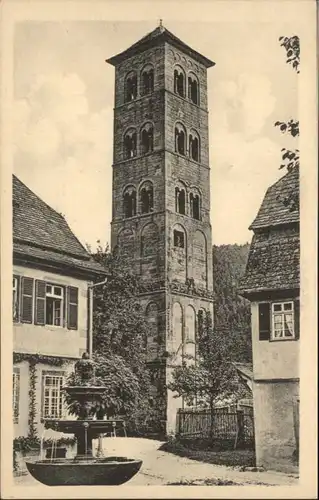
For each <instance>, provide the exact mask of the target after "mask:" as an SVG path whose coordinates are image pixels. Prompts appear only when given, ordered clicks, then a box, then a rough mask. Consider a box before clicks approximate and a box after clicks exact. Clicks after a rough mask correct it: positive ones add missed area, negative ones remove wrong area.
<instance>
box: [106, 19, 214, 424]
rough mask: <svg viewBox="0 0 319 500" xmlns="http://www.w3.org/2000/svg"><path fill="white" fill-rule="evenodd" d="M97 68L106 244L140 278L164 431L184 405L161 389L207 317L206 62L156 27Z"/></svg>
mask: <svg viewBox="0 0 319 500" xmlns="http://www.w3.org/2000/svg"><path fill="white" fill-rule="evenodd" d="M107 62H108V63H110V64H112V65H113V66H115V106H114V156H113V200H112V224H111V246H112V248H113V249H114V248H115V247H117V249H118V251H119V252H120V253H121V254H122V255H123V257H125V259H126V262H127V265H129V266H130V268H131V269H132V270H133V271H134V272H135V273H137V274H139V275H140V276H141V277H142V280H143V283H144V285H143V286H144V288H143V293H142V294H141V296H140V298H141V302H142V305H143V308H144V311H145V315H146V317H147V320H148V322H149V335H148V339H147V352H148V360H149V367H150V369H151V373H152V377H153V381H154V395H155V400H156V402H157V407H158V412H159V422H161V427H162V430H163V431H164V432H166V433H168V432H174V430H175V421H176V410H177V408H180V407H182V406H183V404H184V402H183V401H181V400H180V399H178V398H174V397H173V396H174V395H173V394H172V393H171V391H169V390H168V389H167V387H166V386H167V383H168V382H169V381H170V380H171V375H172V370H173V367H174V366H175V365H176V364H180V363H181V360H182V359H183V356H185V354H191V355H194V356H195V355H196V327H197V317H198V311H199V310H200V309H202V310H205V311H207V310H210V311H211V313H213V310H212V304H213V300H212V296H213V290H212V278H213V277H212V236H211V225H210V217H209V214H210V168H209V152H208V149H209V148H208V110H207V69H208V68H209V67H211V66H213V65H214V63H213V62H212V61H210V60H209V59H207V58H206V57H204V56H202V55H201V54H199V53H198V52H196V51H195V50H193V49H192V48H190V47H189V46H188V45H186V44H185V43H184V42H182V41H181V40H179V39H178V38H177V37H176V36H175V35H173V34H172V33H171V32H169V31H168V30H167V29H166V28H164V27H163V26H162V25H161V24H160V26H159V27H157V28H156V29H155V30H153V31H152V32H151V33H149V34H148V35H146V36H145V37H143V38H142V39H141V40H139V41H138V42H136V43H135V44H133V45H132V46H131V47H129V48H128V49H127V50H125V51H124V52H121V53H120V54H117V55H115V56H113V57H111V58H110V59H108V60H107ZM187 359H188V361H187V362H191V360H189V358H187Z"/></svg>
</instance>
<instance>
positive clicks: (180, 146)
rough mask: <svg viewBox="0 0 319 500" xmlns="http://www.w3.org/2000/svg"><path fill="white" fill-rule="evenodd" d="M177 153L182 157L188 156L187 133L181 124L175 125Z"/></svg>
mask: <svg viewBox="0 0 319 500" xmlns="http://www.w3.org/2000/svg"><path fill="white" fill-rule="evenodd" d="M175 151H176V153H178V154H180V155H184V156H185V154H186V132H185V128H184V126H183V125H182V124H181V123H176V125H175Z"/></svg>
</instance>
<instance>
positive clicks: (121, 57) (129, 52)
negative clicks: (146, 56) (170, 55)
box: [105, 31, 216, 68]
mask: <svg viewBox="0 0 319 500" xmlns="http://www.w3.org/2000/svg"><path fill="white" fill-rule="evenodd" d="M164 42H169V43H171V44H172V45H174V46H175V47H176V48H178V49H180V50H182V51H183V52H185V53H187V54H188V55H190V56H191V57H194V58H195V59H197V60H198V61H199V62H201V63H202V64H203V65H204V66H205V67H206V68H211V67H213V66H215V64H216V63H215V62H214V61H211V60H210V59H208V58H207V57H205V56H203V55H202V54H200V53H199V52H197V51H196V50H194V49H192V48H191V47H189V46H188V45H186V44H184V43H183V42H182V41H180V40H179V39H178V38H177V37H176V39H175V37H173V36H172V35H171V34H169V33H167V31H166V32H164V33H162V34H161V35H159V36H157V37H156V38H152V39H150V40H147V41H145V42H141V43H140V44H138V45H136V46H133V47H129V48H128V49H126V50H124V51H123V52H120V53H119V54H116V55H115V56H112V57H110V58H109V59H106V60H105V62H107V63H109V64H111V65H112V66H118V65H119V64H120V63H121V62H123V61H125V59H128V58H129V57H132V56H134V55H136V54H138V53H140V52H144V51H145V50H147V49H149V48H151V47H155V46H157V45H159V44H160V43H164Z"/></svg>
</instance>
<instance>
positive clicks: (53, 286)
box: [45, 283, 65, 328]
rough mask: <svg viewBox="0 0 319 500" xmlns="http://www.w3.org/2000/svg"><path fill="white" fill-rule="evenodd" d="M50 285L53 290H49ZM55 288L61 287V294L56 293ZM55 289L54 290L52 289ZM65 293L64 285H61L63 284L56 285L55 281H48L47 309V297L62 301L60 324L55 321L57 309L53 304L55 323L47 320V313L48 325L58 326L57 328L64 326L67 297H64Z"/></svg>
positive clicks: (46, 292)
mask: <svg viewBox="0 0 319 500" xmlns="http://www.w3.org/2000/svg"><path fill="white" fill-rule="evenodd" d="M48 287H51V292H48V291H47V288H48ZM55 288H59V289H60V290H61V295H58V294H56V293H54V289H55ZM52 290H53V291H52ZM64 295H65V293H64V287H63V286H61V285H55V284H54V283H46V284H45V309H47V299H48V298H49V299H55V300H59V301H60V302H61V309H60V311H61V314H60V324H58V325H57V324H56V323H55V316H54V315H55V310H54V306H53V323H52V324H51V323H48V322H47V314H46V315H45V316H46V320H45V324H46V325H49V326H56V327H57V328H63V326H64V309H65V308H64V301H65V297H64Z"/></svg>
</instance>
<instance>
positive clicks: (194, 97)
mask: <svg viewBox="0 0 319 500" xmlns="http://www.w3.org/2000/svg"><path fill="white" fill-rule="evenodd" d="M188 98H189V99H190V100H191V101H192V102H193V103H194V104H198V101H199V99H198V83H197V81H196V80H195V79H193V78H191V77H188Z"/></svg>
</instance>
